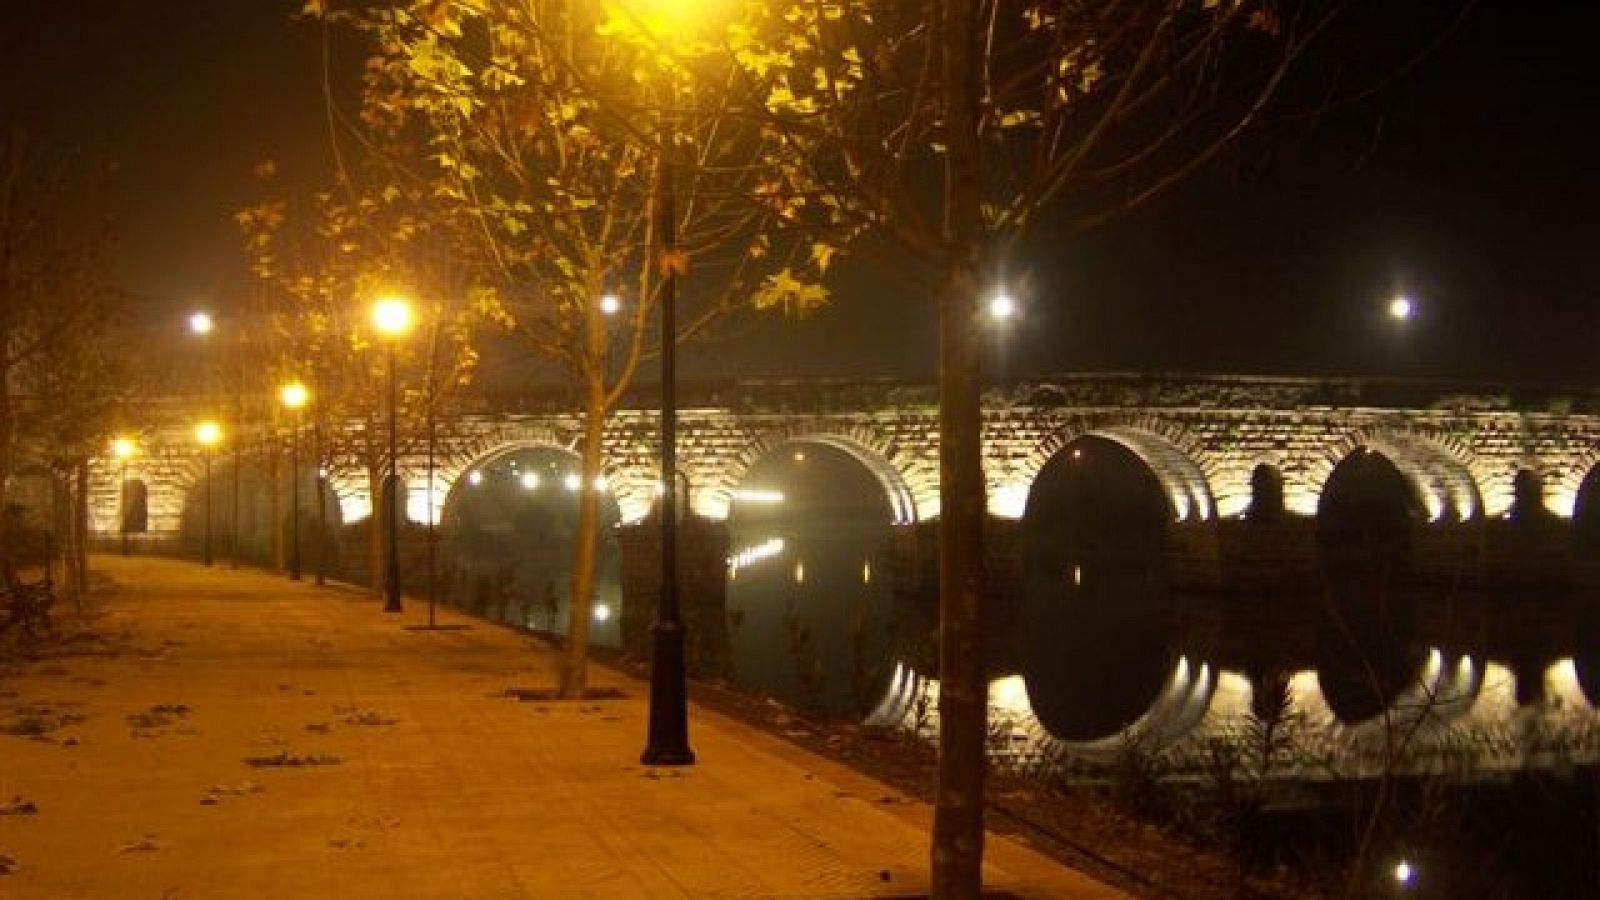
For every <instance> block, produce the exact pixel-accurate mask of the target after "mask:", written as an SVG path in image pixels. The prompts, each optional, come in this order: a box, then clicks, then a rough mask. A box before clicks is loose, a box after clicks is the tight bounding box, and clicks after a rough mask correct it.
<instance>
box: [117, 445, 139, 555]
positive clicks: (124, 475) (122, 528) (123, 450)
mask: <svg viewBox="0 0 1600 900" xmlns="http://www.w3.org/2000/svg"><path fill="white" fill-rule="evenodd" d="M136 450H137V447H136V445H135V444H134V442H133V439H132V438H125V437H119V438H117V439H116V440H113V441H112V442H111V453H112V455H113V456H115V457H116V458H117V461H118V462H119V463H121V466H122V467H121V471H119V472H118V473H117V480H118V482H120V483H119V485H118V488H117V490H118V501H117V508H118V511H119V513H120V515H119V516H118V519H119V521H118V525H119V527H118V529H117V530H118V531H119V532H120V533H121V535H122V555H123V556H127V555H128V516H129V515H130V514H131V513H132V511H133V504H131V503H129V502H128V460H129V459H130V458H131V457H132V456H133V454H134V453H135V452H136Z"/></svg>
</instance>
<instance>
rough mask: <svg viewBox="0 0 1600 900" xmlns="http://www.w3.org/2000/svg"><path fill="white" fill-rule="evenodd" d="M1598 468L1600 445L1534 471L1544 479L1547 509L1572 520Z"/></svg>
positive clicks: (1599, 463) (1599, 464)
mask: <svg viewBox="0 0 1600 900" xmlns="http://www.w3.org/2000/svg"><path fill="white" fill-rule="evenodd" d="M1596 466H1600V444H1597V445H1595V446H1592V447H1590V448H1588V449H1587V450H1585V451H1584V452H1582V453H1578V454H1575V455H1573V456H1572V457H1571V458H1569V459H1566V460H1563V461H1562V462H1561V464H1559V465H1557V466H1553V467H1551V468H1549V469H1544V470H1541V469H1534V471H1535V472H1537V473H1538V474H1539V475H1541V476H1542V477H1543V478H1544V484H1545V492H1544V505H1545V507H1546V508H1548V509H1549V510H1550V511H1551V512H1553V513H1555V514H1556V515H1558V516H1561V517H1562V518H1565V519H1570V518H1572V517H1573V515H1574V514H1575V513H1576V512H1577V509H1578V493H1579V492H1580V491H1582V490H1583V483H1584V481H1585V480H1587V479H1588V477H1589V473H1590V472H1593V471H1594V469H1595V467H1596ZM1529 468H1532V467H1531V466H1530V467H1529ZM1514 474H1515V473H1513V475H1514Z"/></svg>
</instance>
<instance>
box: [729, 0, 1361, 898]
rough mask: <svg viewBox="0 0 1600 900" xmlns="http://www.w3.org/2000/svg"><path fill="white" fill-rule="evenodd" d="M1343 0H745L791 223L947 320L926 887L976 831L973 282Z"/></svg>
mask: <svg viewBox="0 0 1600 900" xmlns="http://www.w3.org/2000/svg"><path fill="white" fill-rule="evenodd" d="M1342 5H1343V4H1342V3H1341V2H1340V0H1305V2H1277V0H1164V2H1156V3H1151V2H1147V0H1113V2H1107V3H1093V4H1090V3H1067V2H1048V3H1047V2H1016V3H1008V2H1000V0H928V2H923V3H912V2H907V3H896V4H881V3H870V2H866V0H830V2H796V3H778V4H768V3H762V2H754V0H752V2H749V3H746V4H744V6H743V10H744V12H743V19H742V22H743V25H742V31H741V37H742V38H743V40H742V42H741V43H740V44H739V45H736V46H734V47H732V48H731V49H732V50H733V52H734V54H735V56H736V58H737V59H738V60H739V61H740V63H741V65H742V66H743V69H744V74H745V75H746V76H747V80H746V82H745V83H746V85H747V86H748V90H747V96H748V97H749V102H748V103H747V104H746V109H747V110H749V111H750V113H751V114H752V115H757V116H760V117H761V118H763V120H764V121H766V122H767V123H768V127H769V128H770V129H771V131H772V132H773V133H775V134H778V135H781V136H782V138H783V140H782V142H781V145H780V146H779V148H778V149H777V150H776V151H775V152H774V154H773V156H772V157H771V162H772V163H773V171H774V172H775V174H776V175H777V176H778V178H779V181H778V183H777V184H775V185H774V186H773V189H772V191H771V192H770V193H771V194H772V195H773V196H776V197H778V198H781V199H782V200H783V201H784V202H786V203H793V204H795V205H796V206H797V210H796V214H795V215H794V216H793V217H792V221H793V222H795V223H796V224H799V225H803V226H805V227H808V228H811V229H813V230H815V231H816V232H817V233H820V234H829V235H834V236H835V238H834V239H835V240H840V241H844V240H848V241H850V242H851V248H852V252H857V253H860V254H862V255H869V256H872V257H873V258H875V259H877V260H880V261H884V262H885V263H886V264H888V265H890V266H892V267H894V268H896V269H898V270H899V271H900V272H901V273H903V274H904V275H906V276H907V277H908V278H909V279H910V280H911V282H912V283H913V284H915V285H918V286H920V287H921V288H922V289H923V291H924V292H925V293H926V294H928V295H929V296H930V299H931V301H932V306H933V308H934V309H936V311H937V315H938V320H939V334H940V338H939V340H940V353H939V360H940V364H939V395H940V412H941V424H940V449H939V453H940V510H941V512H940V567H939V568H940V632H939V644H940V653H939V666H940V671H939V676H940V695H939V707H940V726H939V727H940V737H939V773H938V779H939V787H938V794H937V803H936V808H935V817H934V844H933V850H932V870H933V890H934V895H935V896H936V897H976V896H977V895H978V893H979V888H980V880H981V876H980V867H981V862H982V847H983V827H982V810H983V782H984V774H983V773H984V766H985V759H984V749H983V748H984V735H985V718H986V709H985V707H986V699H987V696H986V679H985V674H984V664H983V646H984V635H983V625H982V622H983V620H982V610H983V597H982V594H983V584H984V580H983V573H982V568H981V567H982V559H983V549H982V540H983V524H984V509H985V498H984V490H985V488H984V481H983V476H982V470H981V464H980V456H979V452H980V419H979V409H980V407H979V384H980V381H979V374H980V373H979V353H978V344H977V339H976V333H977V330H978V328H977V326H978V320H979V315H980V307H979V300H978V298H979V295H980V292H981V291H983V290H984V289H985V288H986V286H989V285H993V284H995V283H996V281H997V279H998V278H999V276H1000V275H1001V274H1002V273H1003V272H1004V270H1005V267H1006V263H1007V262H1008V258H1009V256H1010V255H1011V254H1012V253H1013V252H1014V251H1015V249H1016V248H1017V247H1018V245H1019V244H1020V243H1021V242H1022V241H1024V239H1026V238H1027V237H1029V236H1030V234H1032V233H1034V232H1035V231H1036V230H1038V229H1039V228H1040V226H1041V225H1043V224H1045V223H1048V228H1049V230H1050V231H1051V232H1052V233H1053V234H1054V235H1056V236H1057V237H1058V238H1064V237H1065V236H1066V235H1068V234H1071V233H1073V232H1075V231H1077V230H1081V229H1083V228H1088V227H1092V226H1093V225H1096V224H1098V223H1100V222H1103V221H1105V220H1106V219H1108V218H1110V217H1112V216H1114V215H1117V214H1119V213H1121V212H1124V211H1126V210H1128V209H1131V208H1133V207H1134V206H1136V205H1138V204H1139V203H1142V202H1144V201H1147V200H1149V199H1150V198H1152V197H1154V196H1157V195H1158V194H1160V193H1161V192H1162V191H1164V190H1166V189H1167V188H1169V187H1171V186H1172V185H1174V184H1176V183H1178V182H1179V181H1181V180H1182V179H1183V178H1185V177H1186V176H1188V175H1190V174H1192V173H1194V172H1195V171H1197V170H1198V169H1200V168H1201V167H1202V166H1204V165H1205V164H1206V163H1208V162H1209V161H1211V160H1212V159H1214V158H1215V157H1216V156H1217V155H1218V154H1219V153H1221V152H1222V151H1223V150H1224V149H1225V148H1226V147H1227V146H1228V145H1229V144H1230V143H1232V142H1233V141H1234V140H1236V139H1237V138H1238V136H1239V135H1240V134H1242V133H1243V132H1244V131H1245V130H1246V129H1247V128H1248V127H1249V126H1250V125H1252V124H1253V123H1255V122H1256V121H1257V120H1258V119H1259V118H1260V117H1261V115H1262V113H1263V111H1264V110H1265V109H1266V108H1267V107H1268V104H1269V103H1270V102H1271V101H1272V100H1273V98H1274V97H1275V96H1276V95H1277V94H1278V93H1279V91H1280V89H1281V88H1282V86H1283V84H1284V81H1285V79H1286V78H1287V76H1288V75H1289V73H1290V72H1291V70H1292V69H1293V67H1294V65H1295V63H1296V62H1297V61H1298V60H1300V59H1301V58H1302V56H1303V55H1304V54H1305V53H1306V51H1307V49H1308V48H1309V47H1310V46H1311V45H1312V44H1313V42H1314V41H1315V40H1316V39H1317V38H1318V37H1319V35H1321V34H1322V32H1323V31H1324V30H1325V29H1326V28H1327V26H1328V24H1329V22H1330V21H1332V19H1333V17H1334V16H1335V15H1336V14H1337V13H1338V12H1339V11H1340V7H1341V6H1342Z"/></svg>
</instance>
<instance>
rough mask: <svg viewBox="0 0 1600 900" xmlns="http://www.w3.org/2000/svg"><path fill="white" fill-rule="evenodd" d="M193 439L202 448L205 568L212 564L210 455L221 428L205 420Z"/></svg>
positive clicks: (217, 440) (203, 551)
mask: <svg viewBox="0 0 1600 900" xmlns="http://www.w3.org/2000/svg"><path fill="white" fill-rule="evenodd" d="M194 439H195V440H196V441H199V442H200V446H201V447H202V448H204V452H203V456H204V457H205V494H204V495H203V497H204V499H203V503H204V506H205V537H204V539H203V542H202V544H201V546H202V547H203V550H202V559H204V561H205V564H206V565H207V566H210V565H211V563H212V558H211V454H212V450H213V448H215V447H216V445H217V444H218V443H219V442H220V441H221V440H222V426H221V425H218V424H217V423H216V422H214V421H212V420H211V419H206V420H205V421H203V422H201V423H200V424H198V425H196V426H195V428H194Z"/></svg>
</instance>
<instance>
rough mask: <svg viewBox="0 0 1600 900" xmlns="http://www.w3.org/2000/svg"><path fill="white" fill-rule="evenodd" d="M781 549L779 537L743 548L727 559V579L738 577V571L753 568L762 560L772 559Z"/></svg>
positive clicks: (781, 543)
mask: <svg viewBox="0 0 1600 900" xmlns="http://www.w3.org/2000/svg"><path fill="white" fill-rule="evenodd" d="M783 548H784V543H783V538H781V537H775V538H767V539H766V540H764V541H762V542H761V543H759V544H756V545H754V546H751V547H745V548H743V549H742V550H740V551H739V552H737V553H735V554H733V555H732V556H730V557H728V577H729V578H734V577H736V576H737V575H738V573H739V570H740V569H743V568H747V567H749V566H753V565H755V564H756V563H758V562H761V561H762V560H766V559H772V558H773V557H775V556H777V555H779V554H781V553H782V552H783Z"/></svg>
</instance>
